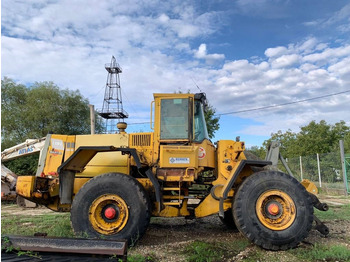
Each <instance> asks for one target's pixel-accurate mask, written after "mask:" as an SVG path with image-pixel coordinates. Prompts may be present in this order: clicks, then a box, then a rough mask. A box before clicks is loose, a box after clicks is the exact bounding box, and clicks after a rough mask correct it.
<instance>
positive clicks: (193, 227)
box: [1, 197, 350, 261]
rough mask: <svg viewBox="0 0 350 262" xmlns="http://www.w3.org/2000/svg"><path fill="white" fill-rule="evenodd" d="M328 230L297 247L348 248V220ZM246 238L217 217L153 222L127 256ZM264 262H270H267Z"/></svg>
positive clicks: (171, 253) (160, 254)
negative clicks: (197, 243) (324, 234)
mask: <svg viewBox="0 0 350 262" xmlns="http://www.w3.org/2000/svg"><path fill="white" fill-rule="evenodd" d="M322 202H326V203H328V204H329V205H330V207H332V206H333V207H334V206H338V205H344V204H350V199H349V198H348V199H344V198H342V199H339V198H337V197H322ZM1 213H2V215H5V214H11V215H13V216H15V217H16V216H18V215H26V216H35V215H40V214H49V213H52V211H50V210H49V209H46V208H36V209H23V208H18V207H17V206H15V205H2V207H1ZM323 222H325V224H326V225H327V226H328V227H329V229H330V234H329V235H328V237H323V236H322V235H321V234H320V233H319V232H318V231H316V230H314V229H313V230H311V232H310V234H309V236H308V237H307V238H306V239H305V241H303V242H302V243H301V244H300V248H302V247H303V246H304V247H305V246H310V245H313V244H315V243H322V244H325V245H334V244H342V245H346V246H347V247H349V248H350V218H349V220H347V221H345V220H328V221H323ZM244 239H245V238H244V237H243V236H242V235H241V234H240V233H239V232H237V231H234V230H229V229H227V227H226V226H225V225H223V224H222V223H221V221H220V219H219V217H218V216H217V215H214V216H210V217H206V218H200V219H193V220H186V219H184V218H152V220H151V224H150V226H149V228H148V230H147V232H146V234H145V235H144V237H143V238H142V239H141V240H140V241H139V242H138V243H137V245H136V246H135V247H132V248H131V249H130V250H129V254H141V255H145V256H147V255H151V254H152V255H153V256H155V257H156V258H157V259H158V260H159V261H185V256H184V254H183V252H181V250H182V249H183V248H184V247H186V245H188V244H189V243H191V242H193V241H195V240H200V241H206V242H233V241H239V240H244ZM259 251H260V252H261V251H262V250H261V249H260V248H258V247H257V246H255V245H252V244H250V245H248V247H247V248H245V250H244V251H242V252H241V253H240V254H238V255H236V256H235V257H232V258H230V259H229V260H226V261H242V260H244V259H245V258H247V257H249V255H250V254H254V253H256V252H259ZM263 252H266V254H264V257H269V255H271V256H273V257H276V252H269V251H263ZM278 253H279V255H278V257H279V261H298V260H294V259H295V258H293V257H291V256H290V253H288V252H282V251H281V252H278ZM265 261H269V260H268V259H267V260H265Z"/></svg>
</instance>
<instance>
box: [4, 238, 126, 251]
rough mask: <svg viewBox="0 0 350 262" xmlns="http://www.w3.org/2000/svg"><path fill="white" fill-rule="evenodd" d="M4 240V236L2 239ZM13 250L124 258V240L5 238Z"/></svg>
mask: <svg viewBox="0 0 350 262" xmlns="http://www.w3.org/2000/svg"><path fill="white" fill-rule="evenodd" d="M2 238H4V236H3V237H2ZM7 238H8V239H9V240H10V245H11V246H12V247H13V248H15V249H20V250H24V251H36V252H55V253H56V252H58V253H78V254H95V255H118V256H126V254H127V247H128V244H127V241H126V240H118V241H115V240H106V239H84V238H59V237H35V236H34V237H32V236H7Z"/></svg>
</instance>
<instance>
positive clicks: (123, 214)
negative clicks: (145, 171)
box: [71, 173, 151, 245]
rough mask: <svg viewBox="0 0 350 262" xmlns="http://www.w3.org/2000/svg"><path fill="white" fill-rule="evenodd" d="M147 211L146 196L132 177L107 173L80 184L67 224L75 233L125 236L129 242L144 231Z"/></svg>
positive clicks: (148, 215)
mask: <svg viewBox="0 0 350 262" xmlns="http://www.w3.org/2000/svg"><path fill="white" fill-rule="evenodd" d="M150 212H151V211H150V202H149V199H148V196H147V194H146V192H145V190H144V188H143V187H142V186H141V184H140V183H139V182H138V181H137V180H136V179H135V178H133V177H131V176H128V175H125V174H120V173H108V174H103V175H100V176H96V177H94V178H92V179H90V180H89V181H88V182H86V183H85V184H84V185H83V186H82V187H81V189H80V190H79V192H78V193H77V194H76V196H75V198H74V200H73V204H72V208H71V223H72V227H73V230H74V232H75V233H76V234H78V235H81V236H84V235H86V234H87V236H88V237H91V238H96V237H97V238H101V237H102V238H104V239H113V240H115V239H127V240H128V243H129V245H131V244H134V243H135V242H136V241H137V240H138V239H139V238H141V237H142V235H143V234H144V233H145V231H146V229H147V227H148V224H149V221H150Z"/></svg>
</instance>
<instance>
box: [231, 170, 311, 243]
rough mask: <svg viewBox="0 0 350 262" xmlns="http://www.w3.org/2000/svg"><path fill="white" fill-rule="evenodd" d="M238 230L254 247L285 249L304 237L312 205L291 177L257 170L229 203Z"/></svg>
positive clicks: (309, 224)
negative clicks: (231, 206)
mask: <svg viewBox="0 0 350 262" xmlns="http://www.w3.org/2000/svg"><path fill="white" fill-rule="evenodd" d="M233 215H234V219H235V223H236V225H237V228H238V229H239V231H240V232H241V233H242V234H243V235H245V236H246V237H247V238H248V239H249V240H250V241H252V242H253V243H255V244H256V245H258V246H261V247H262V248H265V249H270V250H286V249H289V248H293V247H295V246H297V245H298V244H299V243H300V241H302V240H303V239H304V238H306V237H307V235H308V233H309V231H310V229H311V227H312V221H313V206H312V202H311V198H310V196H309V194H308V193H307V192H306V190H305V188H304V187H303V186H302V185H301V184H300V183H299V182H298V181H297V180H296V179H295V178H293V177H291V176H289V175H287V174H284V173H282V172H277V171H261V172H258V173H255V174H253V175H251V176H250V177H248V178H247V179H246V180H245V181H244V182H243V183H242V185H241V186H240V187H239V189H238V191H237V192H236V194H235V197H234V202H233Z"/></svg>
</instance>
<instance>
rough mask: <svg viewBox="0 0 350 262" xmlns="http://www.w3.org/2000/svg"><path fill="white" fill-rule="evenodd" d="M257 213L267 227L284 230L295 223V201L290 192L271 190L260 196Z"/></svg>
mask: <svg viewBox="0 0 350 262" xmlns="http://www.w3.org/2000/svg"><path fill="white" fill-rule="evenodd" d="M256 214H257V216H258V219H259V220H260V222H261V223H262V224H263V225H264V226H265V227H267V228H269V229H272V230H284V229H286V228H288V227H289V226H290V225H291V224H293V222H294V220H295V217H296V209H295V204H294V201H293V200H292V198H291V197H290V196H289V195H288V194H286V193H284V192H282V191H280V190H269V191H266V192H264V193H263V194H261V195H260V197H259V198H258V200H257V202H256Z"/></svg>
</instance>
